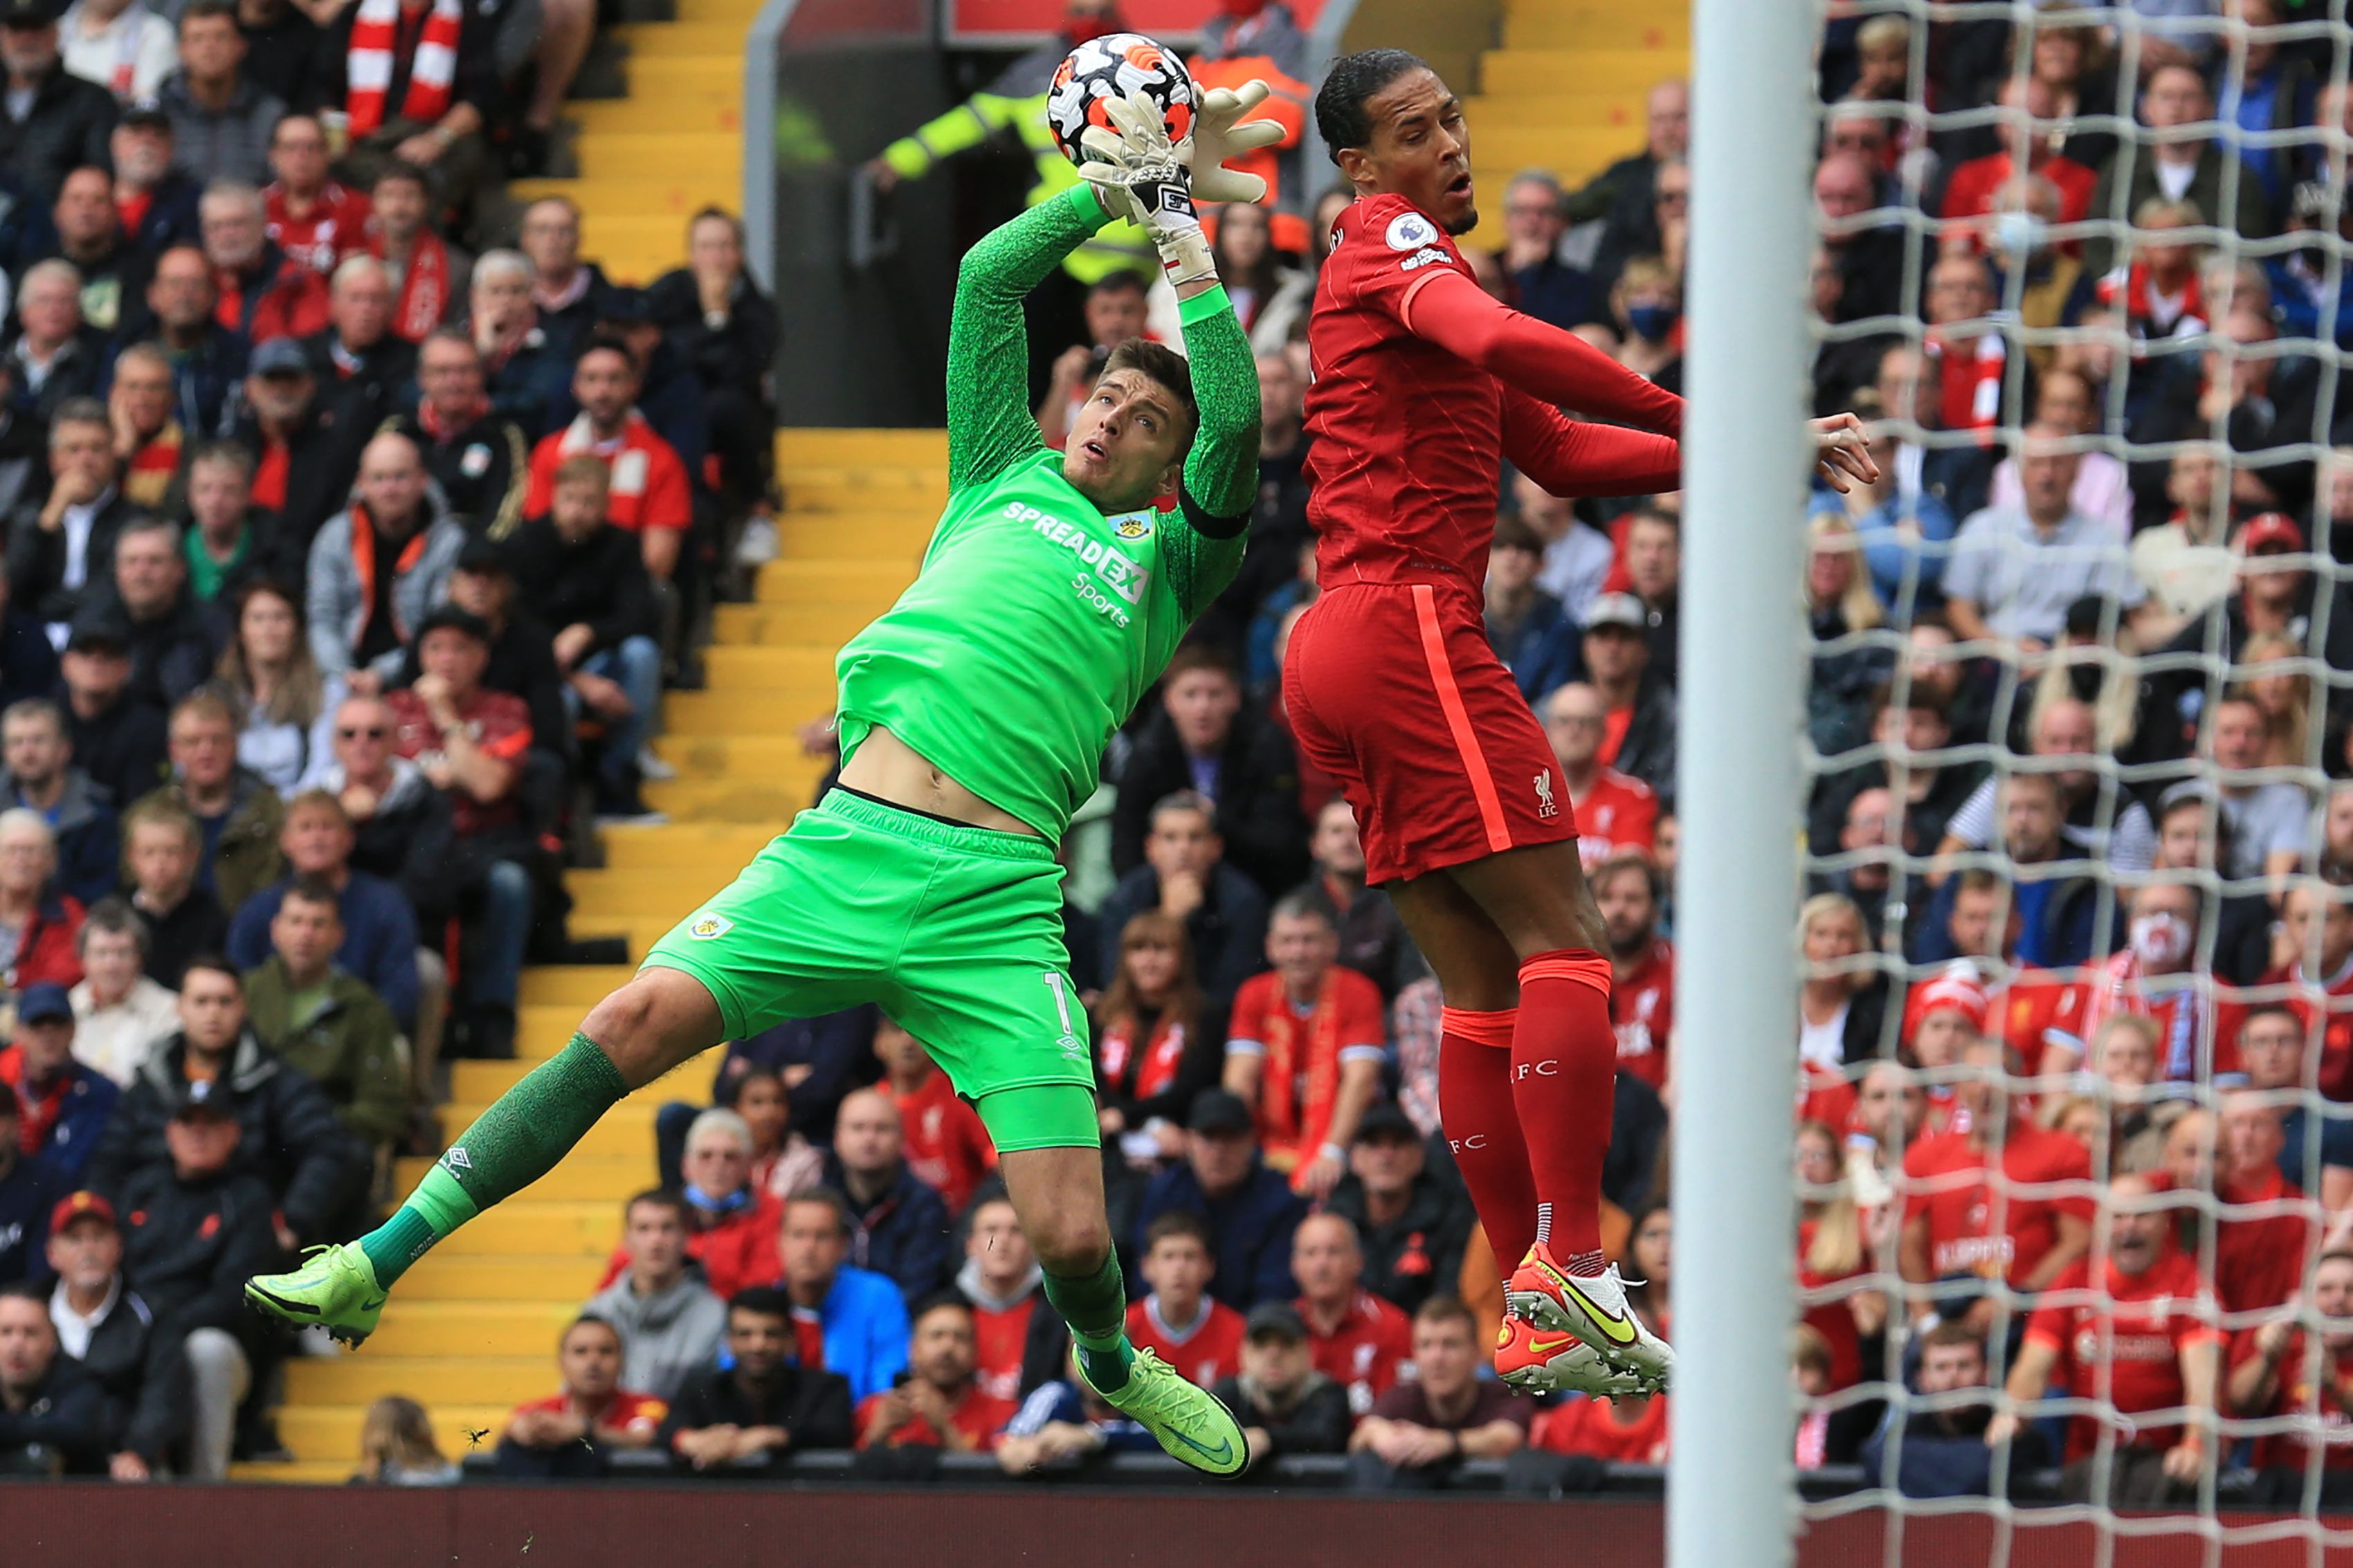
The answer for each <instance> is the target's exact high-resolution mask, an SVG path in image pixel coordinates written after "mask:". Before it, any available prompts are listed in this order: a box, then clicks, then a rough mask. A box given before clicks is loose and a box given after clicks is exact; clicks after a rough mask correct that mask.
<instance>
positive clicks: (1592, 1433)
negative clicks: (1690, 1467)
mask: <svg viewBox="0 0 2353 1568" xmlns="http://www.w3.org/2000/svg"><path fill="white" fill-rule="evenodd" d="M1637 1403H1639V1404H1641V1406H1642V1408H1641V1414H1640V1415H1636V1416H1635V1417H1634V1422H1633V1425H1631V1426H1627V1425H1625V1424H1624V1423H1622V1422H1620V1420H1619V1419H1618V1416H1617V1409H1618V1402H1617V1401H1615V1400H1609V1399H1572V1400H1570V1401H1569V1402H1568V1403H1567V1404H1566V1405H1556V1406H1554V1407H1553V1408H1552V1409H1551V1410H1550V1411H1548V1412H1547V1413H1546V1415H1545V1416H1544V1418H1543V1419H1542V1420H1540V1421H1539V1422H1537V1424H1536V1433H1535V1447H1539V1448H1547V1449H1550V1450H1551V1451H1552V1452H1554V1453H1556V1454H1589V1455H1591V1456H1592V1457H1593V1458H1597V1459H1609V1460H1612V1461H1614V1462H1616V1463H1618V1464H1621V1465H1663V1464H1665V1463H1666V1462H1667V1396H1666V1395H1665V1394H1659V1395H1656V1396H1655V1397H1653V1398H1651V1399H1648V1400H1642V1401H1634V1400H1629V1401H1627V1404H1629V1405H1633V1404H1637Z"/></svg>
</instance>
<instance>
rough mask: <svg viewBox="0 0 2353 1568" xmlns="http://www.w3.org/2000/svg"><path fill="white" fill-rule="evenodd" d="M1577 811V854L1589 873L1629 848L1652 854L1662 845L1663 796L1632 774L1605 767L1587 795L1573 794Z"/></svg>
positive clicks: (1570, 802)
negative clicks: (1660, 835)
mask: <svg viewBox="0 0 2353 1568" xmlns="http://www.w3.org/2000/svg"><path fill="white" fill-rule="evenodd" d="M1568 804H1569V805H1572V806H1574V807H1575V808H1576V810H1577V858H1579V859H1581V860H1583V861H1584V862H1585V868H1586V869H1587V870H1588V871H1590V870H1591V869H1593V868H1594V867H1596V866H1599V864H1601V862H1602V861H1604V860H1607V859H1609V857H1611V856H1612V855H1617V854H1620V853H1623V852H1624V851H1626V850H1629V849H1640V850H1641V851H1642V852H1643V853H1644V854H1649V853H1650V852H1651V850H1653V849H1655V848H1657V847H1658V844H1659V795H1658V792H1657V791H1656V790H1653V789H1652V788H1651V786H1650V785H1649V784H1644V783H1643V782H1642V781H1641V779H1638V778H1636V777H1635V776H1634V775H1633V774H1631V773H1620V772H1619V771H1618V770H1617V769H1616V768H1603V769H1601V770H1600V771H1599V772H1598V773H1595V774H1594V776H1593V787H1592V788H1591V789H1589V790H1588V791H1586V792H1585V793H1584V794H1583V795H1578V794H1577V792H1575V791H1574V790H1572V791H1570V792H1569V796H1568Z"/></svg>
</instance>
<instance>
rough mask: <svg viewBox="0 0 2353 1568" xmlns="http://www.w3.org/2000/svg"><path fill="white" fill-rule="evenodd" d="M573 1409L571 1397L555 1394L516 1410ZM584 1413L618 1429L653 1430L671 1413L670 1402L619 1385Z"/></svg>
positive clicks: (594, 1423) (551, 1412) (519, 1412)
mask: <svg viewBox="0 0 2353 1568" xmlns="http://www.w3.org/2000/svg"><path fill="white" fill-rule="evenodd" d="M571 1409H572V1401H571V1400H570V1398H569V1397H567V1396H566V1395H565V1394H549V1395H548V1396H547V1397H546V1398H544V1399H534V1400H533V1401H532V1402H531V1403H530V1404H528V1405H516V1406H515V1411H514V1413H515V1414H516V1415H522V1414H523V1413H524V1412H525V1411H544V1412H546V1413H547V1414H548V1415H563V1414H565V1412H566V1411H569V1410H571ZM580 1414H581V1415H586V1416H587V1417H588V1422H589V1425H590V1426H602V1427H608V1428H610V1429H612V1430H614V1431H617V1432H651V1431H652V1430H653V1429H654V1428H655V1427H657V1426H660V1425H661V1424H662V1418H663V1417H664V1416H666V1415H669V1414H670V1405H669V1404H668V1403H667V1402H665V1401H663V1400H659V1399H656V1398H655V1397H654V1396H653V1395H652V1394H634V1393H631V1392H630V1391H629V1390H628V1389H626V1388H617V1389H615V1390H613V1392H612V1393H611V1394H607V1395H606V1397H605V1403H604V1404H603V1405H601V1406H599V1407H598V1408H596V1409H595V1410H584V1411H581V1412H580Z"/></svg>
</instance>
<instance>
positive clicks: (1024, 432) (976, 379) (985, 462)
mask: <svg viewBox="0 0 2353 1568" xmlns="http://www.w3.org/2000/svg"><path fill="white" fill-rule="evenodd" d="M1110 221H1111V219H1110V217H1109V216H1108V215H1106V214H1105V213H1104V211H1103V203H1102V202H1100V201H1098V200H1097V199H1096V197H1095V194H1094V192H1093V191H1092V190H1091V189H1090V188H1088V187H1087V186H1085V185H1083V184H1079V185H1072V186H1071V188H1070V189H1068V190H1066V191H1064V192H1062V193H1061V194H1060V195H1056V196H1053V197H1051V198H1050V199H1048V200H1046V201H1042V202H1040V203H1039V204H1038V205H1036V206H1034V207H1031V208H1030V209H1029V211H1028V212H1025V213H1023V214H1022V215H1021V216H1019V217H1017V218H1015V219H1013V220H1012V221H1011V222H1009V223H1005V224H1000V225H999V226H997V227H996V228H994V229H992V230H990V231H989V233H988V234H987V236H986V237H983V238H982V239H981V241H980V243H978V244H977V245H975V246H974V247H972V248H971V249H970V250H967V251H965V256H964V263H963V265H962V266H960V267H959V268H957V269H956V292H955V315H954V317H953V318H952V319H951V320H950V321H949V325H948V489H951V490H958V489H964V488H965V486H966V485H971V484H976V483H981V482H983V481H986V480H988V479H994V478H996V477H997V475H998V474H1001V473H1003V472H1004V471H1005V470H1006V469H1007V468H1010V467H1012V466H1013V465H1014V464H1015V463H1018V462H1019V461H1020V460H1021V459H1022V458H1027V457H1029V456H1032V455H1033V454H1035V453H1038V452H1041V451H1043V450H1045V447H1046V443H1045V439H1044V437H1041V436H1039V434H1038V421H1037V420H1036V419H1035V418H1033V417H1032V416H1030V413H1029V329H1028V327H1027V325H1026V324H1025V323H1024V321H1023V320H1022V315H1021V301H1022V300H1023V299H1024V298H1025V297H1026V296H1027V295H1028V294H1029V290H1030V289H1035V288H1036V287H1037V286H1038V285H1039V284H1040V283H1042V282H1044V281H1045V280H1046V277H1047V275H1048V274H1049V273H1050V272H1052V271H1053V270H1054V268H1057V267H1059V266H1060V265H1061V264H1062V258H1064V257H1066V256H1068V255H1070V253H1071V251H1073V250H1076V249H1077V248H1078V247H1080V245H1081V244H1082V243H1083V242H1084V241H1085V240H1086V238H1087V237H1088V236H1090V235H1092V234H1093V233H1094V232H1095V230H1097V229H1099V228H1101V227H1102V226H1103V225H1104V224H1106V223H1108V222H1110Z"/></svg>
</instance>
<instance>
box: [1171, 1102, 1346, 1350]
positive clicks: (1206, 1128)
mask: <svg viewBox="0 0 2353 1568" xmlns="http://www.w3.org/2000/svg"><path fill="white" fill-rule="evenodd" d="M1256 1128H1257V1121H1256V1119H1255V1118H1254V1117H1253V1116H1252V1115H1251V1114H1250V1107H1249V1106H1248V1105H1246V1104H1244V1103H1243V1102H1242V1100H1241V1099H1240V1097H1239V1096H1237V1095H1235V1094H1232V1093H1230V1092H1229V1091H1228V1090H1225V1089H1207V1090H1204V1091H1203V1092H1202V1093H1201V1095H1200V1096H1199V1097H1198V1099H1196V1100H1194V1101H1193V1111H1192V1115H1191V1117H1190V1118H1189V1119H1188V1121H1187V1127H1186V1131H1187V1136H1186V1140H1185V1161H1184V1163H1181V1164H1177V1165H1172V1166H1171V1167H1169V1168H1168V1169H1167V1170H1166V1171H1163V1172H1161V1173H1160V1174H1159V1175H1157V1176H1155V1177H1154V1178H1153V1181H1152V1184H1151V1185H1150V1186H1149V1187H1147V1188H1146V1189H1145V1194H1144V1198H1143V1200H1142V1202H1141V1203H1140V1204H1139V1205H1138V1206H1137V1211H1136V1231H1135V1234H1136V1237H1137V1249H1138V1252H1139V1253H1140V1252H1141V1251H1142V1238H1143V1237H1144V1236H1145V1234H1146V1233H1147V1232H1148V1231H1149V1230H1150V1229H1151V1226H1152V1222H1153V1221H1154V1220H1155V1219H1157V1218H1159V1217H1160V1216H1161V1215H1164V1214H1166V1213H1167V1212H1169V1211H1170V1210H1172V1209H1183V1210H1185V1211H1187V1212H1188V1213H1191V1214H1196V1215H1199V1216H1200V1217H1201V1218H1202V1219H1203V1220H1205V1221H1207V1222H1208V1226H1209V1234H1210V1236H1211V1237H1212V1238H1213V1241H1214V1245H1213V1247H1211V1251H1212V1253H1213V1254H1214V1255H1215V1257H1216V1258H1217V1260H1218V1272H1217V1277H1216V1279H1213V1280H1212V1281H1211V1282H1210V1285H1209V1294H1211V1295H1212V1296H1215V1297H1216V1298H1217V1299H1218V1300H1220V1301H1223V1302H1224V1303H1225V1304H1226V1305H1227V1306H1229V1307H1231V1308H1233V1309H1234V1310H1236V1311H1243V1310H1248V1309H1249V1308H1250V1306H1251V1305H1252V1304H1253V1303H1255V1302H1259V1301H1263V1300H1290V1299H1291V1298H1292V1297H1293V1295H1294V1294H1296V1287H1295V1285H1294V1284H1293V1280H1292V1276H1291V1245H1292V1233H1293V1231H1294V1230H1296V1229H1297V1228H1298V1226H1299V1222H1300V1220H1301V1218H1302V1216H1303V1215H1305V1213H1306V1212H1307V1211H1306V1205H1305V1203H1304V1201H1303V1200H1302V1199H1301V1198H1300V1197H1299V1196H1298V1195H1297V1194H1293V1192H1292V1190H1291V1184H1289V1183H1288V1182H1286V1181H1284V1180H1283V1179H1282V1176H1280V1175H1278V1174H1277V1173H1275V1172H1273V1171H1272V1170H1270V1169H1269V1168H1268V1167H1267V1165H1266V1163H1265V1162H1264V1161H1263V1160H1261V1158H1260V1155H1259V1145H1258V1138H1257V1135H1256Z"/></svg>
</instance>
